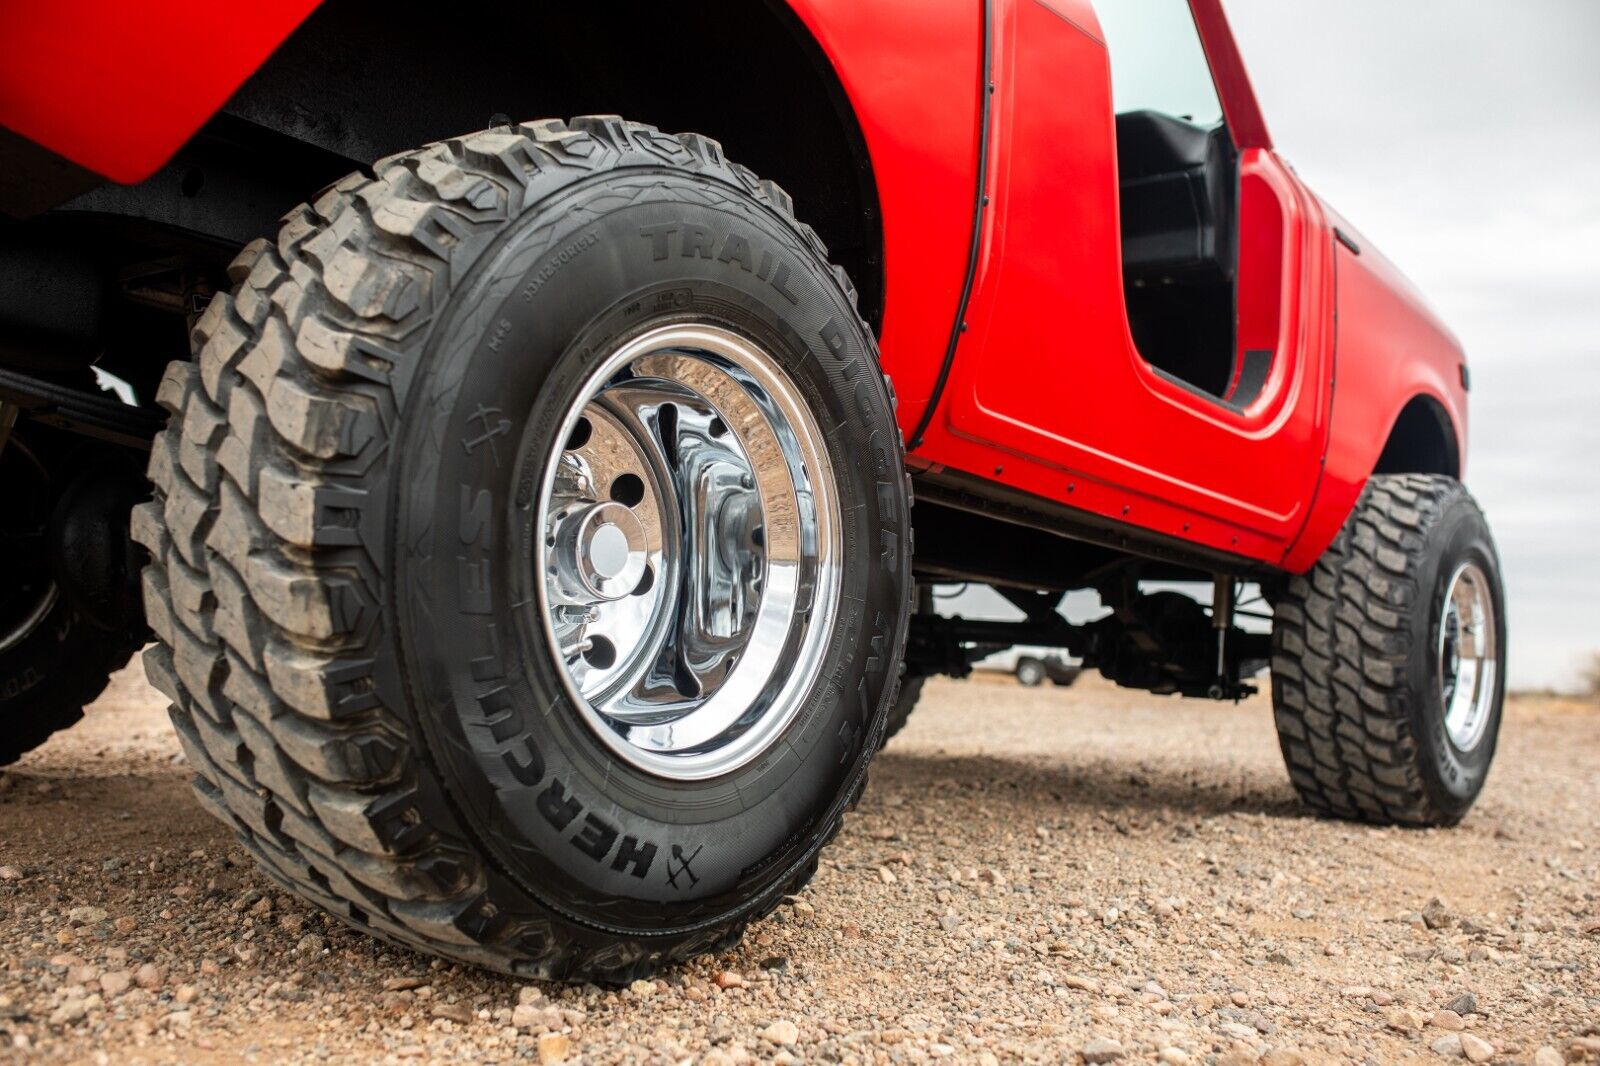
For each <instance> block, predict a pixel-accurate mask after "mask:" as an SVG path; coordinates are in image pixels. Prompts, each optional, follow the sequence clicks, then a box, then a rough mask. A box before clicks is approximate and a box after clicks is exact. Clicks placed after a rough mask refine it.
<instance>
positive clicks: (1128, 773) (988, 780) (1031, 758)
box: [0, 672, 1600, 1066]
mask: <svg viewBox="0 0 1600 1066" xmlns="http://www.w3.org/2000/svg"><path fill="white" fill-rule="evenodd" d="M1597 752H1600V714H1595V713H1593V712H1592V711H1590V710H1586V709H1584V708H1582V707H1580V706H1579V705H1576V704H1568V703H1562V702H1560V701H1555V700H1526V699H1525V700H1518V701H1516V702H1515V703H1514V704H1513V706H1512V708H1511V710H1510V712H1509V719H1508V722H1507V726H1506V729H1505V731H1504V735H1503V739H1502V743H1501V754H1500V757H1499V762H1498V765H1497V767H1496V769H1495V773H1494V776H1493V777H1492V779H1491V780H1490V783H1489V787H1488V791H1487V793H1486V795H1485V796H1484V798H1483V800H1482V801H1481V802H1480V803H1479V805H1478V807H1477V809H1476V810H1475V811H1474V812H1473V813H1472V815H1471V816H1470V817H1469V818H1468V819H1467V821H1466V823H1465V824H1464V825H1463V826H1461V827H1460V828H1457V829H1453V830H1447V831H1437V832H1436V831H1427V832H1406V831H1398V830H1383V829H1370V828H1365V827H1361V826H1354V825H1347V824H1342V823H1338V822H1329V821H1319V820H1316V819H1312V818H1309V817H1306V816H1305V815H1304V814H1302V813H1301V812H1300V810H1299V809H1298V808H1297V807H1296V805H1295V802H1294V798H1293V796H1292V794H1291V792H1290V790H1289V787H1288V785H1287V782H1286V778H1285V776H1284V772H1283V769H1282V766H1281V764H1280V762H1279V757H1278V752H1277V747H1276V743H1275V740H1274V738H1273V732H1272V722H1271V713H1270V709H1269V707H1268V705H1267V702H1266V701H1265V700H1264V699H1260V698H1257V699H1255V700H1251V701H1248V702H1246V703H1244V704H1242V705H1239V706H1237V707H1234V706H1221V705H1218V706H1213V705H1198V704H1187V703H1184V702H1180V701H1168V700H1161V699H1155V698H1151V697H1148V696H1142V695H1137V694H1128V693H1122V692H1119V691H1117V690H1115V689H1112V688H1110V687H1109V686H1106V685H1105V684H1103V683H1100V682H1099V681H1097V680H1085V681H1084V682H1082V683H1081V684H1079V685H1078V686H1077V687H1075V688H1073V689H1070V690H1061V689H1053V688H1049V687H1046V688H1043V689H1035V690H1026V689H1021V688H1018V687H1016V686H1015V685H1013V684H1011V683H1009V682H1005V683H1001V682H983V681H974V682H967V683H949V682H936V683H933V684H930V685H929V686H928V688H927V690H926V694H925V696H924V698H923V705H922V706H921V707H920V708H919V709H918V711H917V713H916V715H915V716H914V717H913V718H912V720H911V725H910V727H909V728H908V729H907V730H906V732H905V733H904V734H903V735H902V736H900V737H898V738H897V739H896V740H895V741H894V742H893V743H892V744H891V745H890V746H889V748H888V749H887V750H886V751H885V752H884V753H883V754H882V755H881V756H880V757H879V759H878V761H877V762H876V763H875V765H874V769H873V781H872V785H871V787H870V788H869V789H868V791H867V794H866V798H865V799H864V801H863V803H862V805H861V809H860V811H859V812H858V813H857V814H856V815H855V816H854V817H853V818H851V819H849V820H848V821H847V822H846V826H845V831H844V833H843V834H842V836H841V837H840V839H839V841H838V842H837V843H836V844H835V845H834V846H833V847H832V848H831V849H829V851H828V852H827V853H826V859H825V860H824V864H823V868H822V870H821V872H820V873H819V875H818V877H817V879H816V882H815V883H814V884H813V885H812V887H811V888H810V889H809V890H808V891H806V892H805V893H804V895H803V896H802V897H800V898H798V899H796V900H794V901H792V903H791V905H790V906H786V907H781V908H779V910H778V912H777V913H776V914H774V915H773V916H772V917H771V918H770V919H768V920H767V921H766V922H764V923H762V924H761V925H760V926H758V927H757V928H755V929H754V930H752V932H751V934H750V935H749V936H748V937H747V938H746V940H745V943H744V946H743V947H742V948H741V949H739V950H738V951H736V952H733V953H731V954H727V955H724V956H721V957H718V958H713V959H705V960H701V961H700V962H699V963H697V964H694V965H691V966H688V967H685V968H682V969H678V970H674V971H670V972H668V973H665V974H663V975H662V977H661V979H659V980H657V981H654V982H639V983H636V984H635V985H634V986H633V987H632V988H629V989H627V990H621V991H618V990H602V989H597V988H594V987H561V986H540V985H534V984H519V983H518V982H515V981H512V980H509V979H506V978H502V977H496V976H491V975H488V974H483V973H478V972H473V971H463V970H461V969H458V968H456V967H453V966H448V965H445V964H443V963H439V962H434V961H430V960H429V959H426V958H423V957H421V956H418V955H413V954H410V953H408V952H404V951H400V950H396V949H393V948H388V947H385V946H383V945H380V944H378V943H377V942H376V941H373V940H371V939H369V938H367V937H365V936H363V935H361V934H360V933H357V932H354V931H351V930H348V929H346V928H344V927H343V926H341V925H339V924H337V923H336V922H333V921H332V920H330V919H327V918H324V917H323V916H322V915H321V914H320V913H318V912H315V911H313V910H311V909H310V908H308V907H306V906H304V905H302V904H301V903H299V902H298V901H297V900H294V899H291V898H289V897H286V896H284V895H282V894H281V893H279V892H277V891H275V890H274V888H273V887H272V886H271V885H270V884H269V883H268V882H267V881H266V880H265V879H264V878H262V877H259V876H257V875H256V874H255V872H254V870H253V868H252V867H251V865H250V863H249V861H248V860H247V859H246V858H245V856H244V855H243V853H242V852H241V851H240V850H239V849H238V848H237V847H235V846H234V844H233V842H232V839H231V837H230V836H229V835H228V834H227V833H226V832H224V831H223V829H222V828H221V827H220V826H219V825H217V824H215V823H213V822H212V821H211V819H210V818H209V817H207V816H206V815H205V814H204V813H203V812H202V811H201V810H200V808H199V807H198V806H197V804H196V803H195V801H194V800H193V799H192V798H191V796H190V793H189V789H188V785H187V784H186V781H185V772H184V768H183V766H182V764H181V757H180V756H179V755H178V748H177V745H176V743H175V742H174V740H173V739H172V736H171V734H170V731H169V729H168V726H167V723H166V717H165V713H164V711H163V710H162V708H161V706H160V701H159V698H158V697H157V696H156V695H155V694H154V693H153V692H152V691H151V690H149V689H147V688H146V687H145V685H144V683H143V681H142V679H141V678H140V677H139V675H138V674H137V673H136V672H125V673H124V674H123V675H122V676H120V677H119V678H118V679H117V680H116V682H115V683H114V685H113V687H112V688H111V689H110V690H109V691H108V692H107V694H106V696H105V697H104V698H103V699H102V700H101V701H100V702H99V703H98V704H97V705H96V706H95V707H94V708H92V709H91V710H90V712H89V715H88V719H87V720H86V721H85V722H84V723H83V724H81V725H80V726H78V727H77V728H75V729H74V730H72V731H70V732H68V733H66V734H64V735H61V736H59V737H57V738H56V739H55V740H53V741H52V742H51V743H50V744H49V745H47V746H46V747H45V748H43V749H41V750H40V751H38V752H36V753H34V754H33V755H32V756H30V757H29V758H28V759H26V760H25V761H24V762H23V763H21V764H20V765H18V766H16V767H13V768H12V770H11V771H10V772H9V773H6V774H4V775H3V776H0V967H3V968H0V1059H5V1058H7V1057H10V1056H15V1057H17V1058H27V1057H32V1056H37V1057H39V1058H42V1059H47V1060H49V1059H55V1060H72V1061H88V1062H102V1063H119V1064H120V1063H139V1062H149V1063H155V1062H185V1063H211V1062H218V1063H221V1062H230V1063H231V1062H238V1061H241V1060H243V1061H249V1062H281V1061H324V1060H325V1061H332V1062H371V1061H379V1062H390V1061H394V1062H401V1061H406V1062H409V1061H418V1060H422V1061H430V1060H431V1061H441V1062H444V1061H449V1062H498V1061H508V1060H532V1061H544V1062H553V1061H561V1060H562V1059H566V1060H568V1061H577V1060H580V1059H581V1060H584V1061H591V1062H617V1061H641V1062H645V1061H648V1062H674V1063H676V1062H703V1063H708V1064H710V1063H728V1062H740V1061H745V1060H747V1059H750V1058H755V1059H760V1060H774V1059H776V1060H779V1061H794V1060H797V1059H811V1060H820V1061H845V1062H852V1061H854V1062H900V1061H921V1060H924V1059H930V1058H949V1059H952V1060H954V1061H975V1062H1001V1061H1004V1062H1011V1061H1044V1062H1079V1061H1087V1062H1118V1061H1120V1062H1151V1061H1160V1062H1163V1063H1185V1062H1192V1063H1217V1064H1235V1063H1250V1062H1260V1063H1263V1064H1266V1066H1282V1064H1288V1063H1295V1062H1324V1061H1328V1062H1365V1061H1372V1062H1380V1063H1387V1062H1396V1061H1401V1060H1405V1059H1410V1058H1416V1059H1418V1061H1419V1062H1421V1063H1432V1062H1440V1061H1446V1060H1457V1061H1460V1060H1468V1061H1473V1062H1482V1061H1489V1060H1493V1061H1496V1062H1533V1063H1537V1064H1538V1066H1557V1064H1559V1063H1561V1062H1577V1061H1583V1060H1585V1059H1588V1060H1590V1061H1593V1060H1595V1059H1600V774H1597V773H1596V770H1595V757H1596V753H1597Z"/></svg>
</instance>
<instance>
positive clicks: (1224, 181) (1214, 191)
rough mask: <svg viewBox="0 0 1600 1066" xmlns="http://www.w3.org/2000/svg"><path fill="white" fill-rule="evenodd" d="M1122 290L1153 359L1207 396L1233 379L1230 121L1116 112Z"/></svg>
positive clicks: (1139, 339)
mask: <svg viewBox="0 0 1600 1066" xmlns="http://www.w3.org/2000/svg"><path fill="white" fill-rule="evenodd" d="M1117 170H1118V180H1119V183H1120V193H1121V204H1122V208H1121V223H1122V268H1123V291H1124V294H1125V295H1126V297H1127V303H1128V318H1129V322H1130V325H1131V327H1132V330H1133V339H1134V343H1135V344H1137V345H1138V347H1139V352H1140V354H1141V355H1143V356H1144V358H1145V360H1146V361H1147V362H1149V363H1150V364H1151V365H1152V366H1154V367H1156V368H1157V369H1158V370H1161V371H1163V372H1165V373H1166V374H1168V375H1170V376H1171V377H1174V378H1176V379H1178V380H1179V381H1181V382H1183V383H1184V384H1186V385H1189V386H1191V387H1192V388H1194V389H1197V390H1199V391H1201V392H1203V393H1205V394H1207V395H1209V396H1213V397H1217V398H1221V397H1222V396H1223V395H1224V394H1225V393H1226V392H1227V389H1228V385H1229V383H1230V382H1231V381H1232V380H1233V376H1234V373H1233V372H1234V358H1233V344H1234V342H1233V336H1234V279H1235V273H1236V263H1237V253H1236V250H1235V248H1236V243H1237V242H1236V234H1237V232H1238V223H1237V219H1236V214H1237V203H1238V167H1237V156H1236V154H1235V152H1234V149H1233V143H1232V141H1231V140H1230V139H1229V137H1228V132H1227V129H1226V127H1224V126H1222V125H1217V126H1214V127H1211V128H1209V129H1208V128H1206V127H1203V126H1196V125H1195V124H1193V123H1191V122H1185V121H1184V120H1182V119H1178V118H1173V117H1172V116H1170V115H1165V114H1162V113H1160V112H1157V111H1130V112H1126V113H1124V114H1120V115H1118V116H1117Z"/></svg>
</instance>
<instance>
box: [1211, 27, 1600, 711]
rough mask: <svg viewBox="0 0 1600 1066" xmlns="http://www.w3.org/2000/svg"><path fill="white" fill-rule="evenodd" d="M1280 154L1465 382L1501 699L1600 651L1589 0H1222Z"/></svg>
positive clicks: (1597, 291) (1594, 35)
mask: <svg viewBox="0 0 1600 1066" xmlns="http://www.w3.org/2000/svg"><path fill="white" fill-rule="evenodd" d="M1226 7H1227V9H1228V12H1229V15H1230V18H1231V20H1232V22H1233V27H1234V33H1235V36H1237V37H1238V39H1239V47H1240V50H1241V51H1242V52H1243V53H1244V57H1245V62H1246V64H1247V65H1248V67H1249V69H1250V71H1251V75H1252V77H1253V78H1254V80H1255V86H1256V95H1257V96H1258V97H1259V98H1260V100H1261V106H1262V109H1263V110H1264V111H1265V112H1266V116H1267V125H1268V128H1269V129H1270V130H1271V131H1272V134H1273V139H1274V140H1275V142H1276V143H1277V147H1278V151H1279V152H1280V153H1281V154H1282V155H1283V156H1284V157H1285V158H1287V159H1288V160H1289V161H1290V162H1291V163H1293V164H1294V166H1295V169H1296V170H1297V171H1299V173H1300V175H1301V177H1303V178H1304V179H1305V180H1306V181H1307V182H1308V183H1309V184H1310V185H1311V186H1312V188H1314V189H1316V190H1317V191H1318V193H1320V194H1321V195H1322V196H1323V198H1325V199H1326V200H1328V202H1329V203H1331V204H1333V205H1334V206H1335V207H1336V208H1337V209H1338V210H1339V211H1340V212H1341V213H1342V214H1344V215H1345V216H1346V217H1348V218H1349V219H1350V221H1351V222H1352V223H1354V224H1355V226H1356V227H1357V228H1359V229H1360V230H1361V231H1362V232H1364V233H1365V234H1366V235H1367V236H1368V237H1369V238H1370V239H1371V240H1372V241H1373V242H1374V243H1376V244H1377V245H1378V246H1379V247H1380V248H1382V249H1383V250H1384V251H1385V252H1386V253H1387V254H1388V255H1389V256H1390V257H1391V258H1392V259H1393V260H1394V261H1395V262H1396V263H1398V264H1399V265H1400V268H1401V269H1402V270H1404V271H1405V272H1406V273H1407V274H1408V275H1410V277H1411V278H1412V279H1413V280H1414V281H1416V282H1417V284H1418V285H1419V286H1420V288H1421V289H1422V291H1423V293H1424V294H1425V295H1426V296H1427V297H1428V299H1429V300H1430V301H1431V302H1432V303H1433V305H1434V306H1435V307H1436V308H1437V309H1438V310H1439V312H1440V313H1441V315H1442V316H1443V318H1444V320H1445V322H1446V323H1448V324H1449V326H1450V327H1451V329H1453V330H1454V331H1455V332H1456V334H1457V335H1458V336H1459V337H1460V338H1461V340H1462V343H1463V344H1464V345H1465V346H1466V349H1467V357H1468V360H1469V363H1470V366H1471V368H1472V394H1471V414H1470V417H1471V421H1472V425H1471V442H1470V445H1469V453H1468V454H1469V457H1468V465H1467V485H1468V487H1469V488H1471V490H1472V491H1473V493H1474V494H1475V495H1476V496H1477V497H1478V499H1479V501H1480V502H1481V503H1482V504H1483V506H1484V509H1485V510H1486V511H1487V512H1488V515H1489V521H1490V523H1491V525H1492V527H1493V529H1494V533H1495V538H1496V540H1497V541H1498V543H1499V547H1500V555H1501V561H1502V563H1503V565H1504V569H1505V577H1506V582H1507V586H1508V589H1507V595H1508V600H1509V608H1510V619H1509V626H1510V628H1511V645H1510V651H1511V664H1510V665H1511V683H1512V684H1513V685H1516V686H1522V687H1528V686H1540V685H1547V684H1563V683H1571V682H1572V681H1573V679H1574V674H1575V669H1576V667H1577V665H1578V663H1579V661H1580V658H1581V657H1582V655H1583V654H1584V653H1586V652H1588V651H1591V650H1600V536H1597V534H1596V523H1597V522H1600V61H1597V59H1596V49H1597V48H1600V2H1597V0H1522V2H1521V3H1517V4H1506V3H1501V2H1498V0H1496V2H1491V0H1338V2H1337V3H1328V2H1325V0H1227V3H1226Z"/></svg>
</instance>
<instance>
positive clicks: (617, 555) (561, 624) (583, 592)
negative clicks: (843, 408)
mask: <svg viewBox="0 0 1600 1066" xmlns="http://www.w3.org/2000/svg"><path fill="white" fill-rule="evenodd" d="M560 439H561V440H562V441H563V444H564V447H563V448H562V449H561V451H560V452H559V454H558V455H557V456H556V457H555V458H554V459H552V461H551V464H550V466H549V468H548V469H547V470H546V472H545V478H544V495H543V498H542V504H541V509H540V519H539V525H538V527H537V528H539V529H540V530H542V531H543V536H542V537H541V539H540V541H539V542H538V544H537V546H536V548H535V552H534V555H535V559H534V564H535V566H536V567H537V573H538V574H539V575H541V580H540V581H539V583H538V587H539V594H540V600H541V615H542V618H541V627H542V628H543V629H544V632H545V635H546V638H547V639H548V641H549V642H550V644H551V650H552V652H553V653H554V654H555V656H556V658H557V659H558V660H559V661H560V663H561V666H562V670H563V674H564V680H565V682H566V685H567V688H568V690H569V692H570V693H571V694H572V695H573V697H574V698H575V700H576V701H577V703H578V704H579V709H580V711H581V713H582V714H583V716H584V717H585V718H586V719H587V721H588V722H589V724H590V725H591V727H593V728H594V730H595V731H596V733H597V734H598V735H599V736H600V737H601V739H602V740H604V741H605V743H606V744H607V745H609V746H610V747H611V748H612V749H613V750H614V751H616V752H617V753H618V754H619V755H621V756H622V757H623V758H625V759H627V760H628V761H629V762H631V763H633V764H635V765H637V766H639V767H641V768H643V769H646V770H649V771H651V772H653V773H657V774H660V775H662V776H667V777H676V778H686V779H699V778H705V777H711V776H715V775H718V774H723V773H727V772H729V771H731V770H734V769H737V768H738V767H739V766H742V765H744V764H745V763H747V762H748V761H750V760H751V759H754V758H756V757H758V756H759V755H760V754H761V752H763V751H765V750H766V749H767V747H769V746H770V745H771V744H772V743H773V742H774V741H775V740H776V739H777V737H778V736H779V735H781V733H782V731H783V729H784V728H785V727H786V726H787V725H788V724H789V722H790V721H792V720H793V718H794V715H795V714H796V713H797V712H798V710H799V707H800V702H801V699H802V698H803V696H804V695H805V693H806V691H807V690H808V689H809V687H810V679H811V678H812V677H813V676H814V675H815V670H816V669H817V668H818V663H819V661H820V658H821V655H822V652H823V650H824V648H825V645H826V640H827V636H828V633H829V631H830V629H831V626H832V619H833V616H834V613H835V610H836V607H837V601H838V595H839V588H838V586H839V572H838V551H839V548H838V543H837V542H838V536H839V534H838V504H837V501H836V499H835V495H834V488H833V482H832V475H831V469H830V467H829V466H828V463H827V459H826V455H825V452H824V450H823V444H822V434H821V432H820V431H819V430H818V428H817V426H816V423H815V420H814V419H813V418H812V416H811V413H810V411H809V409H808V408H807V407H806V404H805V402H804V400H803V398H802V397H801V396H800V394H799V392H798V390H797V389H796V388H795V386H794V383H793V382H792V381H791V380H790V379H789V378H788V376H787V374H786V373H785V372H784V371H783V369H782V368H781V367H780V365H779V364H778V363H777V361H776V360H775V359H774V358H773V357H772V356H771V355H769V354H768V353H766V352H765V351H763V350H762V349H760V348H759V347H757V346H755V345H753V344H751V343H750V342H749V341H748V340H746V339H744V338H742V337H740V336H738V335H736V334H734V333H731V332H729V331H727V330H725V329H722V328H720V327H714V326H671V327H664V328H662V329H658V330H654V331H651V332H650V333H648V334H646V335H644V336H642V337H640V338H638V339H637V340H635V341H633V342H631V343H630V344H628V345H626V346H624V347H623V348H622V349H620V350H619V351H617V352H615V353H613V354H612V355H611V356H610V357H609V358H607V359H605V360H603V361H602V363H601V365H600V366H599V368H598V369H597V370H596V371H595V372H594V373H593V374H592V375H591V377H590V379H589V381H588V382H587V383H586V384H585V386H584V388H583V390H582V391H581V393H580V401H579V402H578V403H576V404H575V405H574V406H573V407H572V408H571V409H570V411H569V414H568V417H567V418H566V419H565V422H564V425H563V427H562V431H561V438H560Z"/></svg>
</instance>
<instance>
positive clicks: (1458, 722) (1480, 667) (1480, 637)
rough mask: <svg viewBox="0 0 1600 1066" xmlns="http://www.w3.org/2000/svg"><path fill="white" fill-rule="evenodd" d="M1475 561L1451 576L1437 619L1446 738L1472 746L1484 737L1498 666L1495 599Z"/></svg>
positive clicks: (1464, 746) (1465, 748)
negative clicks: (1440, 613)
mask: <svg viewBox="0 0 1600 1066" xmlns="http://www.w3.org/2000/svg"><path fill="white" fill-rule="evenodd" d="M1492 595H1493V594H1492V593H1491V591H1490V588H1489V579H1488V578H1487V577H1485V576H1484V573H1483V571H1482V570H1480V569H1479V568H1478V567H1477V565H1476V564H1474V563H1463V564H1462V565H1461V566H1460V567H1458V568H1457V569H1456V572H1455V573H1454V574H1453V575H1451V578H1450V584H1449V585H1448V586H1447V587H1446V590H1445V597H1444V614H1443V617H1442V618H1441V619H1440V621H1439V648H1438V656H1439V683H1440V697H1441V699H1442V702H1443V704H1444V727H1445V732H1447V733H1448V734H1449V735H1450V743H1452V744H1454V745H1455V746H1456V748H1457V749H1458V750H1460V751H1471V750H1472V749H1473V748H1475V747H1477V746H1478V744H1479V742H1480V741H1482V740H1483V737H1484V734H1485V732H1486V731H1487V730H1488V727H1489V719H1490V717H1491V715H1492V713H1493V709H1494V699H1495V683H1496V679H1497V678H1496V675H1497V671H1498V668H1499V660H1498V658H1497V656H1498V652H1497V650H1496V647H1495V637H1496V634H1495V621H1494V600H1493V598H1492Z"/></svg>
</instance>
